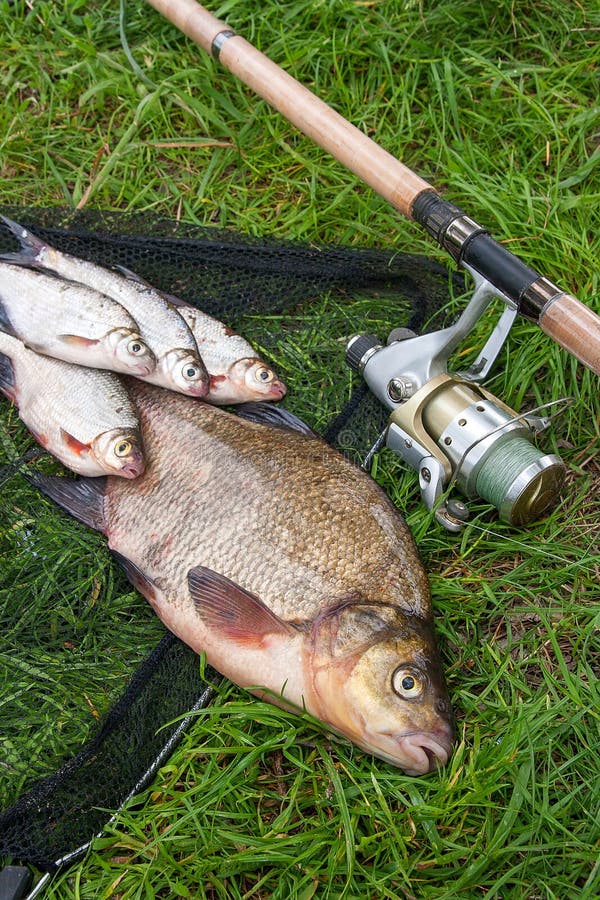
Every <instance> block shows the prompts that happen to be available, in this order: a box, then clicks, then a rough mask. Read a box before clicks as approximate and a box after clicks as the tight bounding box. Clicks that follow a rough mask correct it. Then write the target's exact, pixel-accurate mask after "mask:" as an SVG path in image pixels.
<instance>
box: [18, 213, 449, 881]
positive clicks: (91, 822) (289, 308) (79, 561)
mask: <svg viewBox="0 0 600 900" xmlns="http://www.w3.org/2000/svg"><path fill="white" fill-rule="evenodd" d="M2 211H3V212H4V213H5V214H6V215H8V216H9V217H10V218H12V219H14V220H16V221H18V222H19V223H20V224H22V225H24V226H25V227H27V228H30V229H31V230H32V232H33V233H34V234H36V235H37V236H38V237H40V238H42V239H45V240H47V241H48V242H49V243H50V244H52V245H53V246H55V247H57V248H59V249H61V250H64V251H66V252H69V253H72V254H75V255H78V256H81V257H83V258H86V259H90V260H93V261H95V262H98V263H100V264H102V265H104V266H111V265H121V266H125V267H126V268H128V269H130V270H132V271H134V272H135V273H137V274H138V275H140V276H142V277H143V278H145V279H146V280H148V281H149V282H151V283H153V284H155V285H156V286H157V287H159V288H161V289H162V290H165V291H168V292H169V293H172V294H176V295H178V296H179V297H181V298H182V299H184V300H186V301H187V302H189V303H192V304H194V305H197V306H199V307H201V308H202V309H204V310H205V311H206V312H208V313H210V314H211V315H214V316H217V317H218V318H220V319H221V320H223V321H224V322H226V323H227V324H228V325H230V326H232V327H233V328H236V329H238V330H239V331H240V332H241V333H242V334H244V336H246V337H247V338H248V339H249V340H250V341H252V342H253V343H254V344H255V346H257V347H258V348H259V350H260V352H261V353H262V354H263V355H265V356H266V357H267V358H268V359H270V360H271V361H273V362H274V363H275V366H276V368H277V369H278V371H280V374H282V375H283V377H284V379H285V380H286V381H287V383H288V388H289V393H288V396H287V397H286V399H285V402H284V405H286V406H287V407H288V408H289V409H291V410H292V411H293V412H295V413H296V414H297V415H300V416H301V417H302V418H304V419H306V420H307V421H308V422H309V424H311V425H312V426H313V427H316V428H317V429H318V430H320V431H321V433H323V434H324V435H325V437H326V439H327V440H329V441H330V442H331V443H332V444H334V445H336V446H338V447H339V448H341V449H342V450H344V451H345V452H348V453H352V454H354V455H356V456H358V457H361V456H364V454H365V453H366V451H367V450H368V449H369V447H370V446H371V445H372V444H373V443H374V441H375V439H376V438H377V436H378V434H379V433H380V431H381V429H382V427H383V426H384V424H385V420H386V414H385V411H384V410H383V409H382V408H381V406H380V405H379V404H378V402H377V401H376V400H375V399H374V398H373V397H372V395H370V394H369V392H368V391H367V390H366V388H365V386H364V385H362V384H360V383H359V380H358V379H357V378H356V376H353V374H352V373H351V372H350V371H349V369H348V368H347V366H345V365H344V349H345V343H346V341H347V339H348V338H349V337H350V336H351V335H352V334H353V333H356V332H360V331H363V332H364V331H375V332H377V329H378V327H379V330H380V332H381V333H382V334H385V333H387V331H389V330H390V329H391V328H392V327H395V326H407V327H410V328H412V329H413V330H415V331H419V330H421V329H422V327H423V325H424V323H426V322H427V321H428V320H430V319H431V317H432V316H433V315H434V313H436V312H437V311H439V310H441V309H442V308H443V307H444V305H445V304H446V303H447V302H448V299H449V297H450V291H451V289H453V290H454V291H455V292H456V291H460V290H461V289H462V284H461V282H460V281H459V280H458V279H457V278H456V276H449V274H448V272H447V271H446V270H445V269H444V268H443V267H442V266H440V265H438V264H436V263H434V262H432V261H431V260H429V259H427V258H425V257H422V256H416V255H409V254H400V253H397V252H391V251H378V250H370V249H369V250H366V249H358V248H340V247H334V246H313V245H307V244H298V243H292V242H283V241H280V240H273V239H268V238H264V237H261V238H254V237H250V236H247V235H240V234H235V233H232V232H228V231H223V230H220V229H217V228H211V227H202V226H196V225H188V224H183V223H175V222H172V221H167V220H162V219H158V218H154V217H152V216H150V215H148V214H144V215H126V214H122V213H112V212H98V211H80V212H77V213H73V212H72V211H71V212H65V211H64V210H60V209H51V210H43V209H14V208H13V209H4V210H2ZM16 249H17V248H16V246H15V241H14V238H12V237H11V236H10V234H9V233H8V231H7V230H4V229H3V228H2V229H0V252H12V251H15V250H16ZM0 413H1V414H2V417H1V418H0V454H1V455H0V466H2V468H1V469H0V520H1V521H2V523H3V526H2V529H1V530H0V677H1V676H4V682H3V683H4V685H5V686H4V688H3V689H2V691H3V692H2V694H0V759H1V760H2V763H3V765H2V766H0V807H2V806H3V807H5V811H4V812H2V813H0V857H3V858H4V861H8V860H10V861H19V862H26V863H30V864H33V865H35V866H37V867H38V868H39V869H42V870H46V871H52V870H54V869H55V868H56V867H57V866H58V865H60V864H61V863H62V862H64V861H65V859H72V858H75V857H76V856H77V855H78V853H79V852H81V850H82V848H84V847H85V845H86V843H87V842H89V841H90V840H91V839H92V838H93V837H94V835H96V834H97V833H98V832H99V831H100V830H101V829H102V826H103V825H104V824H105V823H106V822H107V821H108V819H109V818H110V816H111V814H112V812H113V811H115V810H118V809H119V808H120V806H121V805H122V804H123V802H124V801H125V800H126V799H127V798H128V797H130V796H131V795H132V794H134V793H135V792H137V791H139V790H141V789H142V788H143V787H144V786H145V785H146V784H147V783H149V781H150V779H151V778H152V775H153V774H154V773H155V772H156V770H157V768H158V766H159V765H160V764H161V763H162V762H163V761H164V759H165V758H166V757H167V756H168V754H169V753H170V752H171V749H172V747H173V746H174V744H175V742H176V740H177V738H178V737H179V736H180V735H181V734H182V733H183V731H184V730H185V729H186V728H188V727H189V724H190V722H191V721H193V715H191V716H190V715H189V713H190V711H193V710H194V709H195V708H198V707H200V706H202V705H204V704H206V703H208V702H209V700H210V697H211V684H212V683H213V681H214V680H216V679H217V675H216V673H214V672H212V671H211V670H207V671H205V672H204V675H203V676H202V675H201V671H200V665H199V660H198V657H197V656H196V655H195V654H194V653H193V652H192V651H191V650H189V649H188V648H187V647H186V646H185V645H183V644H182V643H181V642H180V641H179V640H178V639H176V638H175V637H174V636H173V635H171V634H170V633H168V632H166V633H165V631H164V629H163V627H162V625H160V623H158V621H157V620H156V619H155V618H154V617H153V614H152V613H151V611H150V609H149V607H147V605H146V604H145V601H143V600H142V598H140V597H132V595H131V591H130V588H129V587H128V586H127V585H126V583H125V581H124V580H123V581H121V582H119V578H122V576H120V575H119V574H118V573H117V574H115V573H114V566H112V564H111V562H110V558H109V556H108V552H107V551H106V548H105V547H104V546H103V543H102V539H101V538H100V537H99V536H98V535H95V534H92V533H88V532H87V530H86V529H84V528H83V526H80V525H78V524H77V523H74V522H73V523H71V522H70V520H69V521H68V522H65V517H64V516H62V514H61V513H60V512H58V511H56V510H54V509H53V508H52V507H51V506H50V505H49V504H47V503H45V502H43V501H41V499H40V498H39V497H38V496H37V494H36V493H35V491H34V490H33V489H32V488H31V487H30V486H29V485H28V484H27V482H26V481H25V479H23V477H22V475H21V471H20V470H21V468H22V467H23V466H25V465H29V464H30V462H31V458H32V457H33V456H35V455H36V449H35V447H36V445H35V443H34V441H33V439H32V438H31V436H30V435H29V434H28V433H27V431H26V429H25V428H24V427H23V426H22V425H21V423H20V422H19V420H18V418H17V415H16V413H15V411H14V410H13V409H11V408H10V406H9V404H8V401H5V400H4V399H2V400H0ZM36 465H39V466H41V467H44V466H45V467H46V470H47V471H60V468H59V467H58V464H55V463H53V462H52V461H50V460H49V459H48V458H46V459H42V461H41V462H39V463H36ZM53 467H54V468H53ZM69 528H73V529H74V533H75V534H76V535H77V542H76V545H74V548H73V549H72V550H71V551H70V552H67V551H66V550H65V549H64V547H63V538H64V534H65V529H69ZM32 570H33V572H34V575H31V577H30V572H31V571H32ZM68 579H71V580H75V582H76V583H78V584H79V585H80V586H81V598H80V600H76V601H72V600H69V601H68V602H67V601H66V600H64V597H65V596H66V590H65V587H64V585H65V582H66V581H67V580H68ZM115 581H116V586H115V583H114V582H115ZM119 588H120V591H119ZM33 590H35V591H36V592H37V593H38V595H39V594H40V592H41V594H42V596H45V594H44V592H46V593H47V596H48V604H47V609H46V607H44V614H46V612H47V616H48V619H47V621H46V620H45V619H44V616H43V615H41V613H40V610H39V607H38V608H36V609H35V610H34V611H33V612H32V614H31V617H29V618H28V614H27V603H26V602H24V601H23V599H22V597H23V596H25V597H26V595H27V592H28V591H33ZM57 595H59V599H60V598H61V597H62V598H63V600H64V603H65V607H66V608H68V609H67V612H66V613H64V612H63V613H61V614H58V613H57V612H56V610H54V609H53V606H52V603H53V602H54V600H55V598H56V596H57ZM116 595H118V596H120V597H121V598H124V599H123V600H122V605H118V604H117V605H116V606H113V607H111V608H109V609H106V608H105V606H104V604H103V600H104V598H105V596H116ZM125 620H126V621H127V628H128V629H129V638H130V643H129V644H126V643H124V644H123V645H122V646H121V644H120V643H119V635H120V634H121V633H122V632H123V622H124V621H125ZM136 629H139V640H136V635H137V634H138V631H137V630H136ZM161 635H162V637H161ZM131 643H135V644H136V646H137V647H138V651H137V653H132V652H131ZM152 643H155V644H156V646H155V649H154V650H153V651H152V652H151V653H150V655H149V656H146V657H145V658H144V656H145V653H144V650H143V648H144V647H148V646H152ZM90 648H91V649H92V650H93V651H94V652H93V653H88V652H87V651H88V650H89V649H90ZM74 657H75V663H74V662H73V659H74ZM99 660H102V661H103V663H104V665H105V666H108V669H106V668H105V669H102V668H101V667H99ZM86 667H87V668H86ZM132 673H133V675H132ZM71 678H73V679H74V681H73V684H74V687H73V689H72V690H71V691H69V694H70V695H71V694H72V695H73V697H74V698H76V697H77V698H78V702H75V699H74V700H73V703H72V707H73V708H72V709H71V708H70V706H69V704H68V703H67V702H66V701H65V699H64V698H65V684H67V685H68V684H69V683H70V681H69V679H71ZM59 683H60V684H61V685H62V690H61V691H58V692H57V695H56V698H55V699H53V685H58V684H59ZM81 684H83V687H80V685H81ZM124 684H126V685H127V686H126V687H125V689H124V690H123V685H124ZM17 685H18V687H17ZM75 685H77V687H75ZM82 697H83V699H82ZM90 708H91V709H92V710H93V712H94V715H93V716H89V711H90ZM86 713H88V715H87V717H86ZM16 719H18V720H19V721H20V722H21V725H20V727H19V729H18V732H19V733H16V730H15V728H14V722H15V720H16ZM98 719H99V720H100V722H101V724H98V721H97V720H98ZM82 720H85V721H84V724H83V725H82ZM82 735H83V736H84V738H85V740H82ZM82 743H83V746H82ZM32 748H35V750H32ZM65 759H66V761H65Z"/></svg>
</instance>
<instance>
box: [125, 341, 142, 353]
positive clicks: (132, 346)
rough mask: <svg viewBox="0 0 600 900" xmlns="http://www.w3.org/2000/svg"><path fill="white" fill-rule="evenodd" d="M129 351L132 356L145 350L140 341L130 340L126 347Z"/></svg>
mask: <svg viewBox="0 0 600 900" xmlns="http://www.w3.org/2000/svg"><path fill="white" fill-rule="evenodd" d="M127 349H128V350H129V352H130V353H132V354H133V355H134V356H138V355H139V354H140V353H143V352H144V350H145V347H144V345H143V344H142V342H141V341H131V342H130V343H129V345H128V347H127Z"/></svg>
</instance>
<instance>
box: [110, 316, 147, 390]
mask: <svg viewBox="0 0 600 900" xmlns="http://www.w3.org/2000/svg"><path fill="white" fill-rule="evenodd" d="M105 342H106V343H107V345H108V347H109V349H110V351H111V352H112V354H113V356H114V357H115V360H117V361H118V363H119V371H121V370H125V371H127V372H129V373H131V374H132V375H140V376H142V378H143V377H144V376H146V375H149V374H150V373H151V372H152V371H154V368H155V366H156V358H155V356H154V353H153V352H152V350H151V349H150V347H148V346H147V344H146V343H145V342H144V341H143V340H142V338H141V337H140V335H139V334H137V332H135V331H132V330H131V329H130V328H115V329H113V330H112V331H110V332H109V333H108V334H107V335H106V337H105Z"/></svg>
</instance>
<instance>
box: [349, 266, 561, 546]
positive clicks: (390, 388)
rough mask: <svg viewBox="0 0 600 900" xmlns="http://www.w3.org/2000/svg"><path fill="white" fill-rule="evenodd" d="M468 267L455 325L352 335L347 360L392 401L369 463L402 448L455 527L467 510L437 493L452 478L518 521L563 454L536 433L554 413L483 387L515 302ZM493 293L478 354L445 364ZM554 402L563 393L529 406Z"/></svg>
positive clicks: (547, 487) (544, 496) (550, 499)
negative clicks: (384, 451) (495, 303)
mask: <svg viewBox="0 0 600 900" xmlns="http://www.w3.org/2000/svg"><path fill="white" fill-rule="evenodd" d="M465 268H467V269H468V271H470V273H471V275H472V276H473V278H474V280H475V291H474V293H473V296H472V298H471V300H470V302H469V304H468V306H467V307H466V308H465V310H464V311H463V313H462V315H461V316H460V318H459V319H458V320H457V322H456V323H455V324H454V325H452V326H451V327H449V328H444V329H442V330H441V331H435V332H431V333H430V334H424V335H421V336H417V335H416V334H414V332H412V331H410V330H408V329H405V328H396V329H395V330H394V331H392V332H391V333H390V335H389V337H388V339H387V344H386V346H383V345H382V344H381V343H380V342H379V340H378V338H377V337H375V336H374V335H372V334H362V335H355V336H354V337H353V338H352V339H351V340H350V342H349V343H348V346H347V349H346V359H347V362H348V364H349V365H350V366H351V367H352V368H353V369H355V370H356V371H358V372H359V373H360V374H362V376H363V377H364V379H365V381H366V382H367V384H368V385H369V387H370V389H371V390H372V391H373V393H374V394H375V396H376V397H377V398H378V399H379V400H380V401H381V402H382V403H383V404H384V405H385V406H387V407H388V408H389V409H391V410H392V413H391V415H390V417H389V419H388V423H387V426H386V429H385V431H384V432H383V434H382V435H381V437H380V438H379V440H378V441H377V443H376V444H375V446H374V447H373V448H372V450H371V451H370V453H369V455H368V456H367V459H366V460H365V468H368V466H369V463H370V460H371V459H372V456H373V454H374V453H375V452H377V451H378V450H379V449H380V448H381V447H382V446H387V447H389V448H390V449H391V450H393V451H394V452H396V453H398V455H399V456H401V457H402V459H403V460H404V461H405V462H406V463H407V464H408V465H409V466H410V467H411V468H413V469H415V470H416V471H417V472H418V474H419V485H420V488H421V495H422V499H423V501H424V502H425V505H426V506H427V508H428V509H430V510H434V511H435V518H436V519H437V521H438V522H439V523H440V524H441V525H443V526H444V528H447V529H448V530H449V531H454V532H458V531H460V530H461V528H462V527H463V525H464V523H465V522H466V520H467V519H468V517H469V510H468V507H467V505H466V504H465V503H464V502H462V501H461V500H456V499H444V498H443V495H444V493H445V492H446V491H447V489H448V488H449V487H450V485H451V484H454V483H455V484H456V485H457V487H458V488H459V489H460V490H461V492H462V493H463V494H464V495H466V497H467V498H473V497H478V496H479V497H481V498H483V499H484V500H487V501H488V502H489V503H491V504H492V505H493V506H495V507H496V508H497V510H498V512H499V514H500V518H501V519H503V520H504V521H506V522H510V523H512V524H514V525H523V524H525V523H527V522H530V521H533V520H534V519H536V518H537V517H538V516H540V515H541V514H542V513H543V512H544V511H545V510H546V509H547V508H548V507H549V506H551V505H553V504H554V503H555V502H556V500H557V498H558V494H559V491H560V488H561V486H562V483H563V481H564V477H565V466H564V463H563V462H562V460H561V459H560V457H559V456H557V455H555V454H544V453H542V452H541V451H540V450H538V449H537V447H535V445H534V444H533V442H532V441H533V437H534V436H535V435H537V434H539V433H541V432H543V431H545V430H546V429H547V428H548V427H549V425H550V418H549V417H543V416H539V415H534V414H532V413H528V414H526V415H519V414H518V413H516V412H515V411H514V410H512V409H510V408H509V407H508V406H506V404H505V403H503V402H502V401H501V400H499V399H498V398H497V397H494V395H493V394H490V393H489V392H488V391H486V390H485V389H484V388H483V387H481V384H480V382H482V381H483V380H484V379H485V378H486V377H487V375H488V374H489V372H490V369H491V368H492V366H493V364H494V362H495V360H496V358H497V356H498V353H499V352H500V350H501V348H502V346H503V344H504V342H505V340H506V338H507V336H508V333H509V331H510V328H511V326H512V323H513V321H514V319H515V316H516V315H517V305H516V304H515V303H514V302H513V301H512V300H510V299H509V298H508V297H506V296H505V295H503V294H501V293H499V291H498V289H497V288H496V287H494V286H493V285H491V284H490V282H489V281H487V280H486V279H485V278H483V277H482V276H481V275H480V274H479V273H478V272H476V271H475V270H473V269H471V268H470V267H468V266H467V267H465ZM496 298H499V299H501V300H503V301H504V302H505V303H506V308H505V309H504V311H503V313H502V315H501V316H500V318H499V320H498V322H497V323H496V326H495V327H494V329H493V331H492V333H491V335H490V336H489V338H488V340H487V342H486V343H485V346H484V347H483V349H482V350H481V352H480V353H479V355H478V356H477V358H476V360H475V361H474V362H473V363H472V365H471V366H470V367H469V369H468V370H466V371H464V372H454V373H450V372H448V368H447V366H448V359H449V357H450V355H451V354H452V353H453V351H454V350H455V349H456V348H457V347H458V346H459V344H460V343H461V341H462V340H463V339H464V338H465V337H466V335H467V334H469V332H470V331H471V330H472V329H473V327H474V326H475V324H476V323H477V321H478V319H479V318H480V316H481V315H482V313H483V312H484V311H485V309H486V308H487V307H488V306H489V304H490V303H491V301H492V300H494V299H496ZM555 403H559V404H563V405H565V403H566V401H555V402H554V403H553V404H547V405H546V406H545V407H542V408H539V409H538V410H535V411H534V412H540V411H541V409H546V408H547V407H549V406H552V405H555Z"/></svg>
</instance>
